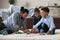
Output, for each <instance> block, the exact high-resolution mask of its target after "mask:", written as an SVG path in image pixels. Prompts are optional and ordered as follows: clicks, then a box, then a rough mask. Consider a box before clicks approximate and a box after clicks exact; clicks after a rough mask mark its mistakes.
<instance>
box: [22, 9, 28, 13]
mask: <svg viewBox="0 0 60 40" xmlns="http://www.w3.org/2000/svg"><path fill="white" fill-rule="evenodd" d="M25 12H26V13H27V14H28V13H29V10H28V9H24V10H22V11H21V13H23V14H24V13H25Z"/></svg>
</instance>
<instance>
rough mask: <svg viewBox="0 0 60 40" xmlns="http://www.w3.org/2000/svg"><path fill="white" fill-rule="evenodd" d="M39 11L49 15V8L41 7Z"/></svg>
mask: <svg viewBox="0 0 60 40" xmlns="http://www.w3.org/2000/svg"><path fill="white" fill-rule="evenodd" d="M41 10H43V11H45V12H48V13H49V11H50V10H49V8H48V7H43V8H41Z"/></svg>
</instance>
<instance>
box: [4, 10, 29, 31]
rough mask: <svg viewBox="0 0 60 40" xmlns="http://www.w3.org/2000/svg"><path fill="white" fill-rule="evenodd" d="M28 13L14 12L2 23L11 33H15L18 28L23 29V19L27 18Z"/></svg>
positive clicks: (24, 22)
mask: <svg viewBox="0 0 60 40" xmlns="http://www.w3.org/2000/svg"><path fill="white" fill-rule="evenodd" d="M28 13H29V11H28V9H23V10H22V11H21V12H20V13H18V12H14V13H13V14H12V15H11V16H10V17H9V18H8V19H7V20H4V21H3V23H4V24H5V26H7V28H8V30H9V31H11V32H16V31H17V30H19V28H22V29H25V28H26V21H25V19H26V17H27V16H28Z"/></svg>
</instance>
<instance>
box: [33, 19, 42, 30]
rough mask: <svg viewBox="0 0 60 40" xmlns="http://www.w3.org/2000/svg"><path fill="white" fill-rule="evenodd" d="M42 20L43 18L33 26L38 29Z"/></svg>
mask: <svg viewBox="0 0 60 40" xmlns="http://www.w3.org/2000/svg"><path fill="white" fill-rule="evenodd" d="M41 22H42V19H41V20H40V21H39V22H38V23H36V24H35V25H33V28H34V29H36V28H37V27H38V26H39V25H40V24H41Z"/></svg>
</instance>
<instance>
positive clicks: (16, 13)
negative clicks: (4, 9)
mask: <svg viewBox="0 0 60 40" xmlns="http://www.w3.org/2000/svg"><path fill="white" fill-rule="evenodd" d="M19 15H20V13H18V12H14V13H13V14H12V16H19Z"/></svg>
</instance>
